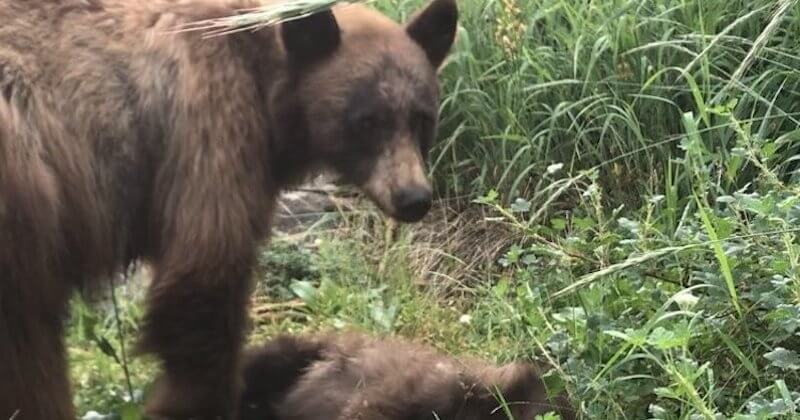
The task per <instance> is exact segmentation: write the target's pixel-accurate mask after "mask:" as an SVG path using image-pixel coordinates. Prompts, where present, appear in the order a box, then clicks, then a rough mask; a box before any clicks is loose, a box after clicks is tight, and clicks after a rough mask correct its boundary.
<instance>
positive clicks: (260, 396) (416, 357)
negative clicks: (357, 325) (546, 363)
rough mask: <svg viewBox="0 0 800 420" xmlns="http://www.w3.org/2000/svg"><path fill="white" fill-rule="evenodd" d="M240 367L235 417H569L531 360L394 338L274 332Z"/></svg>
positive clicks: (276, 419) (294, 419)
mask: <svg viewBox="0 0 800 420" xmlns="http://www.w3.org/2000/svg"><path fill="white" fill-rule="evenodd" d="M243 369H244V372H243V376H244V391H243V393H242V397H241V402H240V404H241V405H240V406H241V412H240V417H239V418H240V420H356V419H361V420H437V419H438V420H505V419H512V418H513V419H515V420H534V418H535V417H536V416H537V415H543V414H546V413H548V412H555V413H558V414H560V415H561V418H562V419H565V420H567V419H575V414H574V412H573V410H572V409H571V407H570V405H569V403H568V402H567V400H566V398H564V397H563V396H559V397H557V398H552V399H551V398H548V397H547V393H546V391H545V388H544V384H543V383H542V381H541V379H540V378H539V376H538V375H537V373H536V369H535V368H534V366H532V365H530V364H525V363H512V364H508V365H504V366H494V365H491V364H489V363H486V362H484V361H481V360H474V359H455V358H452V357H448V356H445V355H443V354H441V353H439V352H437V351H435V350H434V349H432V348H429V347H426V346H423V345H419V344H415V343H411V342H408V341H403V340H399V339H377V338H372V337H368V336H366V335H363V334H357V333H347V334H343V335H322V336H319V337H309V336H302V337H296V336H280V337H277V338H275V339H273V340H271V341H269V342H267V343H266V344H263V345H261V346H257V347H253V348H251V349H249V350H248V351H247V352H246V356H245V360H244V365H243ZM499 396H502V398H498V397H499ZM501 401H505V404H503V403H502V402H501ZM504 406H505V407H504ZM509 414H510V415H511V416H509Z"/></svg>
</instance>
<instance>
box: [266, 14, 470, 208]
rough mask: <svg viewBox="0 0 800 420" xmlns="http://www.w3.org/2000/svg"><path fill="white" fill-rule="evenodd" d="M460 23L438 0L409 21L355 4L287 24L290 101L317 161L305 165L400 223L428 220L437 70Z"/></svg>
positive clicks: (285, 45) (283, 28) (284, 34)
mask: <svg viewBox="0 0 800 420" xmlns="http://www.w3.org/2000/svg"><path fill="white" fill-rule="evenodd" d="M457 20H458V10H457V7H456V3H455V0H433V1H432V2H431V3H430V4H428V5H427V6H426V7H425V8H424V9H423V10H421V11H419V12H418V13H417V14H416V15H415V16H414V17H412V18H411V19H410V20H409V21H408V22H406V23H405V24H398V23H395V22H393V21H392V20H390V19H388V18H387V17H385V16H383V15H381V14H380V13H378V12H376V11H374V10H371V9H369V8H367V7H364V6H361V5H354V4H348V5H343V6H337V7H334V8H333V9H332V10H328V11H324V12H319V13H316V14H313V15H311V16H308V17H304V18H301V19H296V20H291V21H288V22H284V23H282V24H281V26H280V28H279V29H278V31H279V34H280V38H281V44H282V48H283V50H284V53H285V57H286V60H287V63H288V68H289V74H290V75H292V78H291V80H290V82H289V84H288V85H287V86H288V89H289V90H290V91H289V92H284V95H283V97H284V98H287V97H291V100H292V101H294V110H295V112H296V113H301V114H302V125H303V127H302V131H303V137H304V142H305V143H306V144H305V145H304V147H307V148H309V149H310V155H311V156H312V157H309V159H311V160H314V162H303V163H304V164H309V165H314V166H322V167H324V168H325V169H329V170H332V171H333V172H334V173H335V174H337V175H338V176H339V177H340V178H341V180H342V181H344V182H346V183H349V184H352V185H356V186H358V187H359V188H360V189H361V190H363V191H364V192H365V193H366V195H367V196H368V197H369V198H370V199H371V200H372V201H373V202H375V204H377V205H378V207H380V209H381V210H382V211H383V212H384V213H386V214H387V215H389V216H391V217H393V218H395V219H397V220H399V221H402V222H416V221H419V220H420V219H422V218H423V216H425V214H426V213H427V212H428V210H429V209H430V206H431V198H432V193H431V185H430V182H429V181H428V179H427V176H426V172H427V171H426V159H427V154H428V149H429V148H430V146H431V143H432V142H433V139H434V137H435V132H436V126H437V120H438V109H439V84H438V80H437V70H438V68H439V67H440V66H441V64H442V62H443V61H444V59H445V58H446V56H447V54H448V52H449V50H450V47H451V45H452V44H453V40H454V38H455V33H456V25H457ZM287 94H288V95H287ZM281 118H282V117H281V116H277V119H278V120H280V119H281ZM289 119H295V120H296V119H297V118H289ZM279 123H280V121H279ZM289 141H291V140H289Z"/></svg>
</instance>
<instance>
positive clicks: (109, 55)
mask: <svg viewBox="0 0 800 420" xmlns="http://www.w3.org/2000/svg"><path fill="white" fill-rule="evenodd" d="M256 1H257V0H148V1H140V0H0V419H3V420H5V419H7V418H9V417H14V416H15V418H16V419H17V420H64V419H70V420H71V419H74V413H73V410H74V409H73V407H72V399H71V397H70V390H69V380H68V374H67V367H66V361H65V354H64V343H63V338H62V320H63V318H64V315H65V313H66V310H67V307H66V306H67V301H68V299H69V297H70V294H71V293H72V292H73V291H74V290H76V289H77V288H79V287H80V286H84V285H87V286H91V285H92V284H93V283H94V284H96V283H97V280H98V279H101V278H104V277H106V276H108V275H111V274H112V273H113V272H114V271H115V270H118V269H119V268H121V267H125V266H126V265H127V264H129V263H130V262H131V261H134V260H143V261H146V262H149V263H150V264H151V265H152V267H153V272H154V278H153V282H152V285H151V287H150V290H149V293H148V312H147V315H146V319H145V323H144V327H143V334H142V337H141V349H142V350H143V351H145V352H150V353H154V354H155V355H157V356H158V357H159V359H160V360H161V362H162V367H163V375H162V378H161V379H160V381H159V384H158V386H157V387H156V390H155V391H154V394H153V396H152V397H151V398H150V401H149V403H148V411H149V413H150V414H151V415H152V416H153V417H159V418H161V417H166V418H194V419H211V418H214V419H216V418H231V417H233V416H235V413H236V410H237V407H236V406H237V402H236V401H237V392H238V389H239V386H240V384H239V382H240V380H239V377H238V374H237V373H236V372H238V367H239V360H240V357H239V353H240V351H241V341H242V335H243V333H242V330H243V326H244V324H245V320H246V316H245V314H246V304H247V301H248V294H249V290H250V281H249V276H250V272H251V266H252V264H253V259H254V253H255V250H256V246H257V243H258V242H259V241H260V240H261V239H263V238H264V237H265V236H266V235H267V233H268V231H269V226H268V224H269V222H268V220H269V217H268V216H269V215H270V214H271V212H272V208H273V204H274V202H275V199H276V195H277V194H278V192H279V191H280V190H281V189H282V188H284V187H287V186H289V185H291V184H292V183H293V182H296V181H299V180H301V179H303V177H304V175H307V174H309V173H311V172H312V171H314V170H316V169H322V168H329V169H333V170H334V172H336V173H338V174H339V175H340V176H341V177H342V178H343V179H344V180H345V181H348V182H350V183H352V184H355V185H358V186H360V187H362V189H363V190H364V191H365V192H366V193H367V195H368V196H370V197H371V198H372V200H373V201H374V202H376V203H377V205H378V206H379V207H380V208H381V209H383V211H384V212H386V213H387V214H389V215H390V216H393V217H395V218H397V219H399V220H401V221H406V222H413V221H417V220H419V219H421V218H422V217H423V216H424V215H425V213H426V212H427V210H428V209H429V207H430V202H431V190H430V186H429V183H428V181H427V180H426V178H425V171H424V165H425V163H424V162H425V155H426V151H427V149H428V147H429V145H430V143H431V141H432V139H433V137H434V132H435V126H436V121H437V117H438V115H437V111H438V100H439V88H438V83H437V77H436V70H437V68H438V67H439V66H440V64H441V63H442V61H443V60H444V58H445V57H446V55H447V53H448V50H449V48H450V46H451V44H452V42H453V39H454V34H455V29H456V21H457V14H458V13H457V8H456V5H455V2H454V0H433V2H432V3H431V4H430V5H429V6H427V7H426V8H424V9H423V11H421V12H420V13H419V14H417V15H416V16H415V17H414V18H413V19H412V20H411V21H410V22H408V23H407V24H406V25H404V26H401V25H399V24H396V23H394V22H392V21H390V20H389V19H388V18H386V17H384V16H382V15H380V14H378V13H377V12H374V11H371V10H369V9H367V8H365V7H363V6H354V5H350V6H344V7H337V8H335V9H334V10H333V11H324V12H319V13H316V14H313V15H311V16H308V17H306V18H303V19H299V20H294V21H290V22H288V23H285V24H282V25H279V26H277V27H271V28H269V29H265V30H261V31H257V32H241V33H236V34H233V35H228V36H221V37H214V38H204V37H203V36H202V34H201V33H197V32H178V31H175V30H174V29H175V28H177V27H179V26H181V25H183V24H186V23H188V22H195V21H197V20H201V19H207V18H215V17H223V16H229V15H233V14H235V13H236V12H237V10H240V9H242V8H249V7H253V6H256V5H257V4H256Z"/></svg>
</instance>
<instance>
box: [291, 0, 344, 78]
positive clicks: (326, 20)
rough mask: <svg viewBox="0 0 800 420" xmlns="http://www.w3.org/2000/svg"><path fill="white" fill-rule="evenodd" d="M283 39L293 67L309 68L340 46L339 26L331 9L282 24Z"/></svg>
mask: <svg viewBox="0 0 800 420" xmlns="http://www.w3.org/2000/svg"><path fill="white" fill-rule="evenodd" d="M281 37H282V38H283V45H284V47H285V48H286V54H287V55H288V57H289V63H290V65H292V66H307V65H309V64H313V63H315V62H317V61H319V60H321V59H323V58H325V57H328V56H329V55H330V54H331V53H333V52H334V51H335V50H336V48H337V47H338V46H339V42H340V40H341V34H340V33H339V25H338V24H337V23H336V18H335V17H334V16H333V12H331V10H330V9H328V10H324V11H321V12H317V13H314V14H312V15H309V16H306V17H302V18H299V19H293V20H289V21H286V22H283V23H282V24H281Z"/></svg>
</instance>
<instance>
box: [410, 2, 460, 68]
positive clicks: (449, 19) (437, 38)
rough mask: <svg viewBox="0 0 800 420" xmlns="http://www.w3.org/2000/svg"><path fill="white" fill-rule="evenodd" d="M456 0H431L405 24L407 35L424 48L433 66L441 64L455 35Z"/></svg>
mask: <svg viewBox="0 0 800 420" xmlns="http://www.w3.org/2000/svg"><path fill="white" fill-rule="evenodd" d="M457 25H458V6H456V0H433V2H431V4H429V5H428V7H426V8H425V9H423V10H422V11H421V12H419V13H418V14H417V15H416V16H414V17H413V18H412V19H411V21H409V22H408V24H406V32H407V33H408V35H409V36H410V37H411V38H412V39H413V40H414V41H416V42H417V44H419V46H420V47H422V49H423V50H425V54H426V55H427V56H428V60H429V61H430V62H431V64H432V65H433V67H435V68H439V66H441V65H442V62H443V61H444V59H445V57H447V53H448V52H449V51H450V47H451V46H452V45H453V41H454V40H455V37H456V26H457Z"/></svg>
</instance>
